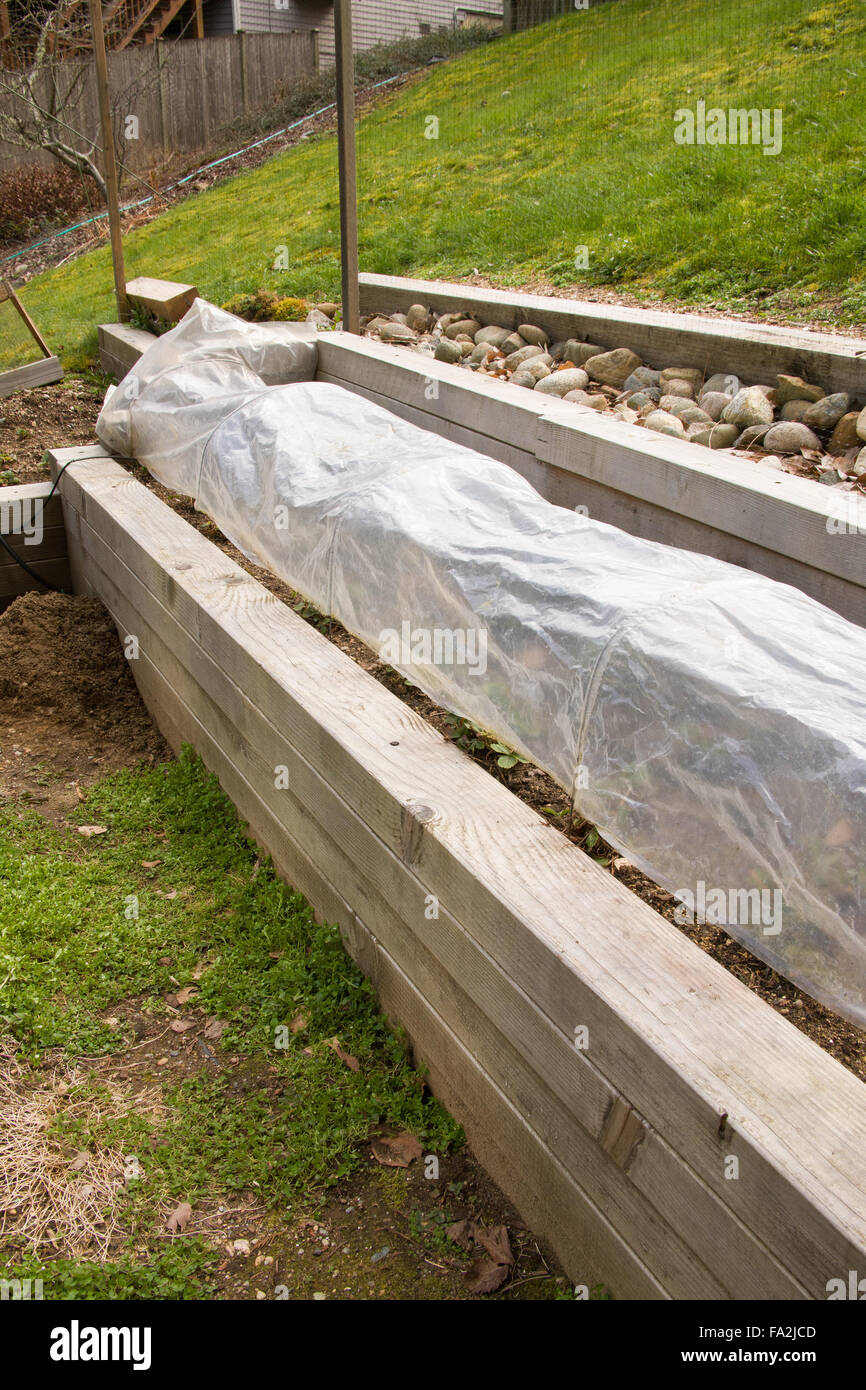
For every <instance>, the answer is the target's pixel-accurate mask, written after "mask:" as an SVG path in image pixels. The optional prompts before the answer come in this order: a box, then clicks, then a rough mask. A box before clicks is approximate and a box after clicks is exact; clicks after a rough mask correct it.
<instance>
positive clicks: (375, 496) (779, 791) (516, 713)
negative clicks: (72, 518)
mask: <svg viewBox="0 0 866 1390" xmlns="http://www.w3.org/2000/svg"><path fill="white" fill-rule="evenodd" d="M225 320H229V322H228V323H226V322H225ZM215 325H216V328H217V330H218V331H217V332H216V341H215V342H214V338H213V336H212V335H214V332H215ZM283 331H284V330H283ZM233 333H236V334H237V335H238V341H237V342H234V343H233V342H232V334H233ZM260 335H261V329H258V328H256V327H255V326H251V325H246V324H242V325H238V321H237V320H234V319H231V318H230V316H228V315H223V314H221V313H220V311H218V310H214V309H213V308H212V307H211V306H204V305H202V303H201V301H199V303H198V305H197V306H196V308H195V309H194V310H193V311H192V312H191V314H190V315H189V316H188V317H187V319H186V320H184V323H183V324H182V325H181V326H180V328H179V329H176V330H174V331H173V333H170V334H168V335H166V337H165V338H163V339H162V340H161V342H160V343H159V344H158V345H156V346H155V347H154V348H152V349H150V350H149V351H148V352H147V353H146V354H145V355H144V357H143V358H142V359H141V361H140V362H139V364H138V366H137V368H136V370H135V378H136V380H135V388H134V391H133V392H132V393H129V392H128V391H127V393H126V394H125V395H124V394H123V391H122V388H121V389H120V390H118V391H116V392H115V393H114V394H113V395H112V396H111V399H110V400H109V401H108V402H107V404H106V407H105V409H104V411H103V414H102V416H101V418H100V424H99V435H100V438H101V439H102V441H103V442H104V443H105V444H106V445H107V446H108V447H109V448H113V449H116V448H117V442H118V441H120V440H122V441H123V442H124V447H123V448H122V449H121V452H125V453H127V454H132V453H134V454H135V455H136V456H137V457H138V458H139V459H140V460H141V462H143V463H144V464H145V465H146V466H147V467H148V468H149V469H151V471H152V472H153V473H154V474H155V476H156V477H157V478H159V479H160V480H161V481H162V482H163V483H165V484H167V485H168V486H170V487H172V488H174V489H175V490H177V491H179V492H184V493H188V494H189V495H191V496H194V497H195V500H196V505H197V506H198V507H199V508H200V509H201V510H202V511H204V512H205V513H207V514H208V515H209V516H210V517H211V518H212V519H213V520H214V521H215V522H216V524H217V525H218V526H219V527H220V529H221V530H222V531H223V532H224V534H225V535H226V536H228V537H229V539H230V540H231V541H233V542H234V544H235V545H237V546H238V548H239V549H240V550H242V551H243V552H244V553H245V554H246V555H247V556H249V557H250V558H251V559H253V560H255V561H256V562H257V563H258V564H260V565H262V566H265V567H266V568H268V569H270V570H271V571H273V573H274V574H276V575H278V576H279V577H280V578H281V579H283V580H285V581H286V582H287V583H288V584H290V585H291V586H292V587H293V588H295V589H296V590H298V592H299V593H301V594H303V595H305V596H306V597H307V598H308V599H309V600H311V601H312V602H313V603H314V604H315V605H316V606H317V607H318V608H320V609H321V610H322V611H323V612H326V613H329V614H332V615H333V616H334V617H336V618H337V619H338V620H339V621H340V622H341V623H343V624H344V625H345V626H346V627H347V628H348V629H349V630H350V631H351V632H353V633H355V634H357V635H358V636H359V637H361V638H362V639H363V640H364V641H365V642H366V643H368V644H369V645H370V646H371V647H372V648H374V649H375V650H376V651H377V652H379V653H380V655H381V657H382V659H383V660H385V661H386V662H388V664H390V665H392V666H394V667H395V668H396V669H398V670H399V671H400V672H402V673H403V674H404V675H405V676H406V677H408V678H409V679H410V680H411V681H413V682H414V683H415V684H416V685H418V686H419V687H420V688H421V689H422V690H424V691H425V692H426V693H427V694H428V695H429V696H430V697H431V698H432V699H433V700H435V701H436V702H437V703H439V704H440V705H443V706H445V707H446V708H448V709H449V710H451V711H453V712H455V713H457V714H459V715H462V716H464V717H466V718H467V719H470V720H472V721H473V722H474V723H476V724H478V725H480V726H481V727H482V728H484V729H486V730H489V731H491V732H492V733H493V734H495V735H496V736H497V738H498V739H499V740H500V741H502V742H503V743H505V744H507V745H508V746H509V747H511V748H513V749H515V750H516V751H518V752H519V753H520V754H521V755H523V756H524V757H526V758H528V759H530V760H531V761H532V762H533V763H536V764H537V765H538V766H539V767H541V768H544V769H545V770H546V771H547V772H549V773H550V774H551V775H552V776H553V777H554V778H555V779H556V781H557V782H558V783H559V784H560V786H562V787H563V788H565V789H566V790H567V791H568V793H569V795H570V796H572V797H573V799H574V803H575V806H576V808H577V810H578V811H579V812H580V814H582V815H583V816H585V817H586V818H587V819H588V820H590V821H592V822H593V823H594V824H595V825H596V826H597V827H598V829H599V831H600V833H601V834H602V835H603V836H604V838H605V839H606V840H607V841H608V842H609V843H610V844H611V845H612V846H614V848H615V849H616V850H617V851H618V852H619V853H620V854H622V855H624V856H625V857H626V858H627V859H629V860H630V861H631V862H632V863H634V864H635V865H637V866H638V867H640V868H641V869H643V870H644V871H645V872H646V873H647V874H649V875H650V876H651V877H652V878H653V879H655V880H656V881H657V882H658V883H659V884H661V885H662V886H663V887H664V888H666V889H668V890H669V891H670V892H672V893H674V894H676V895H677V896H678V897H679V899H680V906H679V907H678V908H677V913H678V915H679V917H680V919H681V920H689V919H690V915H691V914H694V915H695V916H696V917H698V918H705V919H706V920H709V921H714V922H717V923H719V924H720V925H722V926H724V927H725V929H726V930H727V931H728V932H729V934H730V935H732V936H733V937H735V938H736V939H738V940H740V941H741V942H743V943H744V944H745V945H746V946H748V947H749V948H750V949H751V950H752V951H753V952H754V953H755V954H756V955H757V956H759V957H760V958H761V959H762V960H764V961H766V962H767V963H768V964H769V965H771V966H773V967H775V968H776V969H777V970H779V971H780V973H781V974H783V975H784V976H786V977H787V978H788V979H790V980H792V981H793V982H795V983H796V984H798V985H800V986H802V988H803V989H804V990H806V991H807V992H808V993H809V994H811V995H813V996H814V997H815V998H817V999H820V1000H821V1001H822V1002H824V1003H826V1004H827V1005H829V1007H831V1008H833V1009H835V1010H837V1011H838V1012H840V1013H842V1014H844V1015H846V1016H848V1017H849V1018H851V1019H853V1020H854V1021H855V1022H857V1023H859V1024H860V1025H861V1026H863V1025H866V929H864V905H866V891H864V889H866V867H864V865H866V856H864V853H863V846H864V829H866V814H864V813H866V633H864V631H863V630H861V629H860V628H858V627H856V626H855V625H853V624H851V623H848V622H846V621H845V620H844V619H843V618H841V617H839V616H838V615H836V614H835V613H833V612H831V611H830V610H829V609H826V608H824V607H822V606H821V605H820V604H818V603H816V602H815V601H814V600H812V599H809V598H807V597H806V596H805V595H804V594H802V593H800V592H799V591H798V590H796V589H793V588H790V587H788V586H786V585H782V584H778V583H776V582H774V581H772V580H769V579H765V578H763V577H762V576H759V575H755V574H752V573H750V572H749V571H747V570H743V569H739V568H737V567H735V566H733V565H727V564H724V563H722V562H721V561H717V560H713V559H711V558H708V557H706V556H702V555H697V554H692V553H691V552H689V551H684V550H676V549H673V548H671V547H668V546H663V545H659V544H656V543H654V542H650V541H644V540H639V539H636V538H634V537H632V536H629V535H626V534H625V533H623V532H622V531H619V530H617V529H616V528H614V527H612V526H608V525H605V524H604V523H601V522H597V521H593V520H591V519H590V518H588V517H585V516H583V515H578V514H573V513H571V512H569V511H566V510H564V509H562V508H559V507H555V506H553V505H551V504H550V503H548V502H546V501H545V500H544V499H543V498H542V497H540V496H539V494H538V493H536V492H535V491H534V490H533V488H532V487H531V486H530V485H529V484H528V483H527V482H525V481H524V480H523V479H521V478H520V477H519V476H518V475H517V474H516V473H515V472H513V471H512V470H511V469H510V468H509V467H507V466H506V465H505V464H501V463H498V462H496V461H494V460H493V459H490V458H488V457H486V456H485V455H483V454H480V453H476V452H475V451H473V450H471V449H467V448H464V447H462V446H460V445H458V444H454V443H451V442H449V441H447V440H444V439H442V438H440V437H439V436H438V435H436V434H433V433H430V432H428V431H426V430H422V429H419V428H417V427H416V426H414V425H411V424H408V423H406V422H405V421H403V420H401V419H399V418H398V417H397V416H395V415H393V414H391V413H390V412H388V411H387V410H384V409H382V408H381V407H379V406H377V405H375V404H372V403H371V402H369V401H367V400H365V399H364V398H362V397H360V396H357V395H355V394H353V393H352V392H349V391H347V390H345V389H343V388H341V387H339V386H335V385H331V384H327V383H323V382H316V381H310V380H307V381H303V380H295V381H293V382H291V383H290V384H286V385H269V383H270V382H272V381H273V380H274V376H275V375H278V374H279V372H281V371H283V370H285V369H286V363H285V353H286V352H287V351H288V353H289V356H290V358H291V363H292V365H291V370H292V371H293V372H294V373H295V374H296V375H300V374H301V373H302V372H303V371H304V370H306V369H307V367H308V366H309V365H310V364H309V363H308V360H307V359H306V358H305V357H303V351H304V350H305V349H306V346H307V345H306V344H302V345H298V344H297V343H293V344H292V345H291V346H290V347H289V348H288V349H287V347H286V340H285V339H283V342H282V344H281V345H279V346H277V345H275V344H274V343H273V342H270V341H268V337H267V335H264V336H260ZM209 344H214V346H213V350H212V351H211V350H209ZM312 351H313V353H314V351H315V348H314V345H312ZM272 352H273V353H274V354H275V358H274V359H272V358H271V353H272ZM172 354H175V361H174V365H172ZM277 359H279V365H277V366H275V365H274V363H275V361H276V360H277ZM313 370H314V364H313V365H312V366H310V371H309V374H310V375H312V371H313ZM220 383H222V387H223V389H222V390H220V389H219V388H220ZM491 833H492V834H493V833H495V828H493V827H491Z"/></svg>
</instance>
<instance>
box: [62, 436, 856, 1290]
mask: <svg viewBox="0 0 866 1390" xmlns="http://www.w3.org/2000/svg"><path fill="white" fill-rule="evenodd" d="M67 457H75V458H76V459H82V462H78V463H75V464H73V465H72V466H71V467H70V468H69V469H68V471H67V473H66V475H65V476H64V479H63V484H62V488H63V497H64V507H65V515H66V519H67V528H68V535H69V544H70V551H71V554H72V559H73V573H74V575H75V580H76V586H77V587H79V588H80V589H81V590H82V591H84V592H91V593H95V594H98V595H99V596H100V597H101V598H102V599H103V601H104V602H105V603H106V604H107V606H108V608H109V610H110V611H111V613H112V615H113V616H114V618H115V621H116V622H117V624H118V627H119V630H120V632H121V634H122V635H123V634H129V633H134V634H135V635H137V636H138V638H139V642H140V652H141V654H140V657H139V659H138V660H137V661H136V662H135V663H134V665H133V669H134V674H135V675H136V679H137V681H138V684H139V687H140V689H141V690H142V693H143V694H144V697H145V700H146V702H147V703H148V705H149V707H150V709H151V711H152V712H153V713H154V716H155V717H156V719H157V722H158V723H159V725H160V727H161V729H162V731H163V732H164V734H165V735H166V737H167V738H168V740H169V742H172V743H173V744H174V745H175V746H176V745H177V744H178V743H179V742H181V741H183V740H186V741H189V742H192V743H193V744H194V746H196V747H197V748H198V749H199V751H200V752H201V753H202V756H203V757H204V759H205V761H206V762H207V763H208V765H209V766H211V767H212V768H213V769H214V770H215V771H217V773H218V774H219V776H220V779H221V781H222V783H223V786H224V787H225V788H226V790H227V791H228V792H229V794H230V795H231V796H232V799H233V800H234V801H235V803H236V805H237V806H238V807H239V809H240V811H241V813H242V814H243V815H244V816H245V817H246V818H247V819H248V820H249V822H250V824H251V826H252V827H253V829H254V831H255V833H256V834H257V836H258V837H259V838H260V840H261V841H262V843H263V844H265V845H266V846H267V847H268V849H269V850H271V852H272V853H273V854H274V857H275V860H276V862H277V864H278V866H279V867H280V869H281V871H282V872H283V873H284V874H285V875H286V877H287V878H288V879H289V881H290V882H292V883H293V884H295V886H297V887H298V888H299V889H300V890H301V891H303V892H305V893H306V895H307V896H308V898H309V899H310V901H311V902H313V904H314V905H315V906H316V908H317V910H318V911H319V913H320V914H322V915H324V916H326V917H328V918H329V919H331V920H335V921H337V922H339V924H340V926H341V928H342V930H343V934H344V939H345V940H346V941H347V944H348V946H349V949H350V950H351V952H352V954H353V955H354V956H355V958H356V959H357V960H358V961H359V963H360V964H361V966H362V968H363V969H364V970H365V973H367V974H368V975H369V976H370V978H371V979H372V980H373V982H374V984H375V986H376V988H377V990H378V991H379V993H380V996H381V998H382V1002H383V1005H384V1007H385V1008H386V1011H387V1012H388V1013H389V1014H390V1015H391V1017H392V1018H394V1019H395V1020H397V1021H399V1022H401V1023H402V1024H403V1026H404V1027H406V1029H407V1031H408V1032H409V1034H410V1036H411V1037H412V1039H413V1042H414V1045H415V1048H416V1050H417V1053H418V1055H419V1056H420V1057H421V1058H422V1060H424V1061H425V1062H426V1063H427V1064H428V1065H429V1068H430V1073H431V1079H432V1081H433V1085H434V1089H435V1090H436V1091H437V1093H438V1094H439V1095H441V1096H442V1098H443V1099H444V1100H445V1101H446V1103H448V1104H449V1106H450V1107H451V1108H452V1110H453V1112H454V1113H455V1114H456V1115H457V1116H458V1118H460V1119H462V1120H464V1122H465V1123H466V1126H467V1130H468V1133H469V1136H470V1139H471V1140H472V1142H473V1144H474V1146H475V1147H476V1150H477V1151H478V1153H479V1155H480V1157H481V1158H482V1160H483V1161H484V1162H485V1164H486V1166H487V1167H488V1169H489V1170H490V1171H491V1173H492V1174H493V1176H494V1177H496V1178H497V1179H498V1180H499V1181H500V1183H501V1184H502V1186H503V1187H504V1188H505V1189H506V1191H508V1193H509V1195H511V1196H512V1198H513V1199H514V1200H516V1202H517V1203H518V1205H519V1206H520V1208H521V1210H522V1212H523V1214H524V1216H525V1217H526V1218H527V1219H528V1220H529V1221H531V1223H532V1224H533V1226H534V1227H535V1228H536V1229H537V1230H539V1232H540V1233H541V1234H542V1235H545V1236H547V1237H548V1238H549V1239H550V1240H551V1243H552V1244H553V1245H554V1247H555V1248H556V1249H557V1252H558V1253H559V1255H560V1257H561V1258H562V1260H563V1262H564V1264H565V1266H566V1268H567V1270H568V1272H569V1273H570V1274H571V1276H572V1277H573V1278H574V1279H576V1280H577V1281H579V1282H581V1283H586V1284H588V1285H590V1286H591V1285H592V1284H595V1283H597V1282H604V1283H605V1284H607V1286H608V1287H609V1288H610V1289H611V1290H612V1292H613V1293H614V1294H615V1295H616V1296H619V1297H641V1298H646V1297H650V1298H652V1297H674V1298H690V1297H709V1298H726V1297H738V1298H744V1297H749V1298H774V1297H787V1296H795V1297H796V1296H806V1297H816V1298H823V1297H826V1294H827V1282H828V1280H829V1279H831V1278H838V1277H843V1278H844V1277H845V1276H846V1273H847V1271H848V1270H849V1269H852V1268H854V1269H856V1268H858V1267H862V1265H863V1261H864V1255H866V1201H864V1196H863V1193H864V1158H863V1155H864V1153H866V1144H864V1139H866V1105H864V1100H866V1092H864V1088H863V1085H862V1083H860V1082H859V1081H857V1079H856V1078H855V1077H853V1076H851V1075H850V1074H849V1073H847V1072H846V1071H844V1069H843V1068H841V1067H840V1066H839V1065H838V1064H837V1063H835V1062H834V1061H833V1060H832V1059H831V1058H829V1057H828V1056H826V1055H825V1054H824V1053H822V1052H821V1051H820V1049H818V1048H817V1047H816V1046H814V1044H812V1043H810V1042H809V1041H808V1040H807V1039H806V1038H804V1037H803V1036H802V1035H801V1034H799V1033H798V1032H797V1030H796V1029H794V1028H793V1027H792V1025H790V1024H789V1023H787V1022H786V1021H785V1020H784V1019H782V1018H780V1017H779V1016H778V1015H776V1014H774V1013H773V1011H772V1010H770V1009H769V1007H768V1006H767V1005H765V1004H764V1003H763V1002H762V1001H761V1000H759V999H757V998H756V997H755V996H754V995H753V994H751V993H750V992H749V991H748V990H747V989H745V988H744V987H743V986H742V985H740V984H739V983H738V982H737V981H736V980H734V979H732V977H731V976H730V975H729V974H728V973H727V972H725V971H724V970H723V969H722V968H721V967H719V966H718V965H716V964H715V963H714V962H713V961H711V960H710V959H708V958H707V957H706V956H705V955H704V954H703V953H702V952H700V951H698V950H697V949H696V948H695V947H694V946H693V945H692V944H691V943H690V942H689V941H687V940H686V939H684V938H683V937H682V936H681V935H680V933H678V932H677V931H676V929H675V928H674V927H672V926H671V925H670V924H669V923H668V922H666V921H664V920H663V919H662V918H660V917H659V916H658V915H657V914H656V913H655V912H653V911H652V909H651V908H649V907H648V906H646V905H645V904H643V903H641V902H639V901H637V900H635V899H634V898H633V897H632V896H631V895H630V894H629V893H628V891H627V890H626V889H625V888H624V887H623V886H622V885H620V884H619V883H617V882H616V881H615V880H614V879H613V878H612V877H611V876H610V875H609V874H606V873H604V871H603V870H602V869H600V868H599V867H598V866H596V865H594V864H593V863H592V862H591V861H590V860H589V859H588V858H587V856H585V855H583V854H582V853H581V852H580V851H579V850H576V849H575V848H574V847H573V846H571V845H569V844H568V842H567V841H566V840H565V839H564V838H563V837H561V836H559V835H557V834H556V833H555V832H554V831H552V830H551V828H550V827H549V826H548V825H547V824H546V823H545V822H544V821H543V820H542V819H541V817H539V816H538V815H536V814H535V813H533V812H531V811H530V810H528V809H527V808H526V807H524V806H523V805H522V804H521V803H520V802H519V801H517V800H516V798H515V797H513V796H512V795H511V793H510V792H508V791H507V789H506V788H504V787H503V786H501V785H498V784H497V783H496V782H495V781H493V780H492V779H490V778H489V777H487V776H485V774H484V773H483V772H481V771H480V770H479V769H478V768H476V767H474V765H473V764H471V763H470V762H469V760H467V759H466V758H464V757H463V756H462V755H461V754H460V753H459V752H457V750H455V749H454V748H453V747H452V746H450V745H449V744H447V743H444V742H443V741H442V739H441V738H440V736H439V735H437V734H436V733H435V732H434V731H433V730H432V729H430V727H429V726H428V725H427V724H425V723H424V722H423V721H422V720H420V719H419V718H418V716H416V715H414V714H412V713H411V712H410V711H409V710H407V709H406V707H405V706H404V705H402V704H401V703H400V702H399V701H397V700H396V699H395V698H394V697H393V696H392V695H390V694H389V693H388V692H387V691H385V690H384V689H383V688H382V687H381V686H380V685H379V684H378V683H377V682H375V681H374V680H372V679H371V678H370V677H369V676H367V675H366V674H365V673H364V672H363V671H360V670H359V669H358V668H357V667H356V666H354V665H353V663H351V662H350V661H349V660H348V659H347V658H346V657H344V656H343V655H342V654H341V653H340V652H338V651H337V650H336V649H335V648H334V647H333V646H332V645H331V644H330V643H328V642H327V641H326V640H325V639H324V638H323V637H321V636H320V635H319V634H318V633H316V632H315V631H313V630H312V629H311V628H310V627H309V625H308V624H305V623H304V622H303V621H302V620H301V619H300V618H297V617H296V616H295V615H294V614H292V613H291V612H290V611H289V610H288V609H287V608H286V607H285V606H284V605H282V604H280V603H279V602H278V601H277V600H276V599H275V598H273V596H271V595H270V594H268V593H267V591H266V590H264V589H263V588H262V586H261V585H259V584H257V583H256V582H255V581H253V580H252V579H251V578H250V577H249V576H248V575H247V574H245V573H244V571H242V570H240V569H239V568H238V567H237V566H235V565H234V564H232V563H231V562H229V561H228V560H227V559H226V557H225V556H224V555H223V554H222V553H221V552H220V551H218V550H217V549H216V548H215V547H214V546H213V545H212V544H210V543H209V542H208V541H206V540H205V539H204V538H203V537H201V536H200V535H198V534H197V533H196V532H195V531H194V530H193V529H192V528H190V527H189V526H188V525H187V524H186V523H184V522H183V521H181V520H180V518H179V517H177V516H176V515H175V514H174V513H173V512H172V511H171V510H170V509H169V508H167V507H166V506H165V505H164V504H162V503H160V502H159V500H158V499H157V498H156V497H154V496H153V494H152V493H150V492H148V490H147V489H145V488H143V487H141V485H140V484H138V483H136V482H134V481H133V480H131V479H130V477H129V475H128V474H127V473H126V472H125V471H124V470H123V469H122V468H120V467H119V466H118V465H117V464H115V463H113V462H112V461H110V460H109V459H107V458H106V457H105V455H104V454H103V453H102V451H101V450H99V449H92V450H77V451H70V453H69V454H68V455H65V454H63V453H62V452H61V453H60V454H55V455H54V465H55V467H57V466H59V465H62V463H63V462H65V461H66V458H67ZM277 766H285V767H286V768H287V769H288V789H286V790H278V789H277V788H276V786H275V778H274V769H275V767H277ZM431 902H432V903H435V905H436V909H437V912H438V916H436V915H431V914H430V911H429V909H430V906H431ZM584 1028H586V1029H587V1030H588V1031H587V1034H586V1035H584V1034H583V1032H582V1031H581V1030H582V1029H584ZM584 1042H585V1043H586V1045H585V1046H584V1045H582V1044H583V1043H584ZM576 1043H577V1044H578V1045H577V1046H576ZM732 1159H736V1160H737V1161H738V1172H739V1176H738V1177H737V1179H736V1180H731V1178H730V1177H729V1176H726V1173H729V1172H730V1162H731V1160H732Z"/></svg>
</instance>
